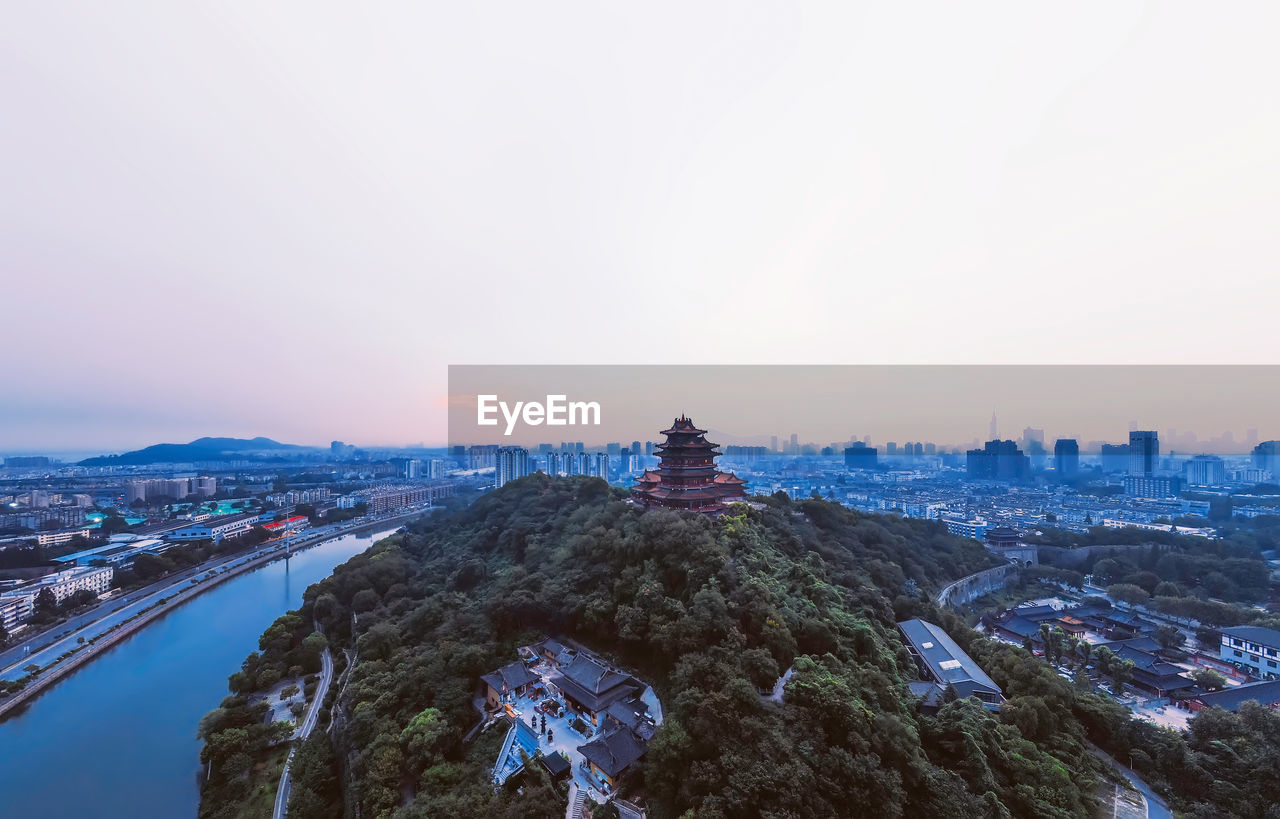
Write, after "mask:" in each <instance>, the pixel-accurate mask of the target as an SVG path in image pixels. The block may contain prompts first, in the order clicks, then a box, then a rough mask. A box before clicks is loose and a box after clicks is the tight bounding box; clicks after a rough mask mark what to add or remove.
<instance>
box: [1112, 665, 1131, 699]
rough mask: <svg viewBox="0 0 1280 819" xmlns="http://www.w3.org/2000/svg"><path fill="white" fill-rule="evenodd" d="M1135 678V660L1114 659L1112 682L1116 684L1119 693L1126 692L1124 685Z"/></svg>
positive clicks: (1116, 690)
mask: <svg viewBox="0 0 1280 819" xmlns="http://www.w3.org/2000/svg"><path fill="white" fill-rule="evenodd" d="M1132 679H1133V660H1120V659H1116V660H1112V662H1111V682H1112V683H1114V684H1115V692H1116V693H1117V694H1123V693H1124V685H1125V683H1127V682H1129V680H1132Z"/></svg>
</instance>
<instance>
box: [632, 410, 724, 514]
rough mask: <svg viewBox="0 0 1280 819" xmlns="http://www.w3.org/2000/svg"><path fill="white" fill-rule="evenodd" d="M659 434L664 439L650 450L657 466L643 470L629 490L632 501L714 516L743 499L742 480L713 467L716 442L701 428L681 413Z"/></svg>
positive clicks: (646, 505) (647, 506)
mask: <svg viewBox="0 0 1280 819" xmlns="http://www.w3.org/2000/svg"><path fill="white" fill-rule="evenodd" d="M662 434H663V435H665V436H666V437H667V440H666V442H665V443H663V444H659V445H658V446H657V447H656V448H655V450H654V451H655V453H656V454H657V455H658V459H659V460H658V468H657V469H646V470H645V471H644V473H643V474H641V475H640V477H638V478H637V479H636V484H635V486H634V487H633V488H632V490H631V496H632V499H633V500H634V501H635V502H636V503H638V504H640V505H641V506H644V507H646V508H650V507H655V506H656V507H659V508H663V509H680V510H684V511H688V512H702V513H704V514H712V515H716V514H720V513H722V512H724V511H725V509H727V508H728V506H729V504H731V503H733V502H735V501H742V500H746V498H747V493H746V485H747V483H746V481H744V480H742V479H741V478H739V477H738V476H737V475H734V474H733V473H732V472H721V471H719V470H718V469H716V456H718V455H719V454H720V453H719V451H717V450H716V447H717V446H718V445H717V444H713V443H711V442H710V441H708V440H707V437H706V436H707V431H706V430H705V429H698V428H697V427H696V426H694V424H693V421H691V420H689V419H688V418H686V417H685V416H683V415H681V416H680V417H679V418H677V419H675V421H674V422H672V424H671V428H670V429H664V430H663V431H662Z"/></svg>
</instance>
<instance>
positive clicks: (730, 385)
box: [449, 365, 1280, 454]
mask: <svg viewBox="0 0 1280 819" xmlns="http://www.w3.org/2000/svg"><path fill="white" fill-rule="evenodd" d="M449 392H450V402H449V442H450V444H490V443H496V444H521V445H525V446H532V445H536V444H540V443H544V442H546V443H551V444H557V443H559V442H561V441H583V442H584V443H586V444H588V445H592V444H602V443H606V442H610V441H618V442H620V443H623V444H626V443H629V442H631V441H632V440H640V441H646V440H654V439H658V435H657V433H658V431H659V430H660V429H664V428H666V427H667V426H669V425H670V423H671V419H672V418H673V417H675V416H677V415H680V414H688V416H689V417H691V418H692V419H693V420H694V421H695V422H696V423H697V424H698V425H699V426H701V427H704V428H709V429H712V430H713V431H714V432H715V435H714V436H712V439H713V440H716V441H717V442H719V443H746V444H769V443H770V437H771V436H777V437H778V439H779V440H780V441H785V440H787V438H788V436H789V435H791V434H792V433H795V434H797V435H798V436H800V437H799V440H800V442H802V443H808V442H816V443H818V444H819V445H824V444H827V443H831V442H837V441H849V440H850V439H852V438H857V439H861V438H863V437H864V436H870V438H871V441H872V443H874V444H875V445H877V446H881V445H883V444H884V443H885V442H887V441H897V442H898V443H903V442H906V441H922V442H923V441H932V442H934V443H938V444H943V445H954V444H968V443H970V442H972V441H985V440H987V439H989V438H990V437H991V436H990V434H989V432H990V423H991V416H992V413H993V412H995V413H996V415H997V419H996V420H997V427H998V428H997V433H996V434H997V435H998V436H999V437H1001V438H1005V439H1009V438H1013V439H1020V438H1022V437H1023V431H1024V429H1025V428H1027V427H1032V428H1035V429H1039V430H1040V432H1041V435H1042V436H1043V439H1044V441H1045V442H1046V443H1047V444H1048V446H1049V447H1050V448H1052V445H1053V441H1054V439H1055V438H1058V437H1064V438H1068V437H1069V438H1076V439H1077V440H1078V441H1079V442H1080V444H1081V445H1082V446H1087V445H1088V444H1089V442H1091V441H1109V442H1113V443H1114V442H1119V443H1125V442H1127V440H1128V436H1129V430H1130V429H1150V430H1156V431H1157V432H1158V433H1159V435H1160V440H1161V451H1162V452H1165V453H1168V452H1170V451H1175V452H1182V453H1184V454H1186V453H1188V452H1190V453H1191V454H1194V453H1196V452H1203V451H1206V450H1208V451H1215V452H1220V453H1223V454H1241V453H1245V454H1247V453H1248V452H1249V451H1250V449H1252V447H1253V445H1254V444H1255V443H1257V441H1258V440H1265V439H1275V438H1280V366H1254V367H1227V366H1213V365H1209V366H1160V367H1156V366H1118V367H1116V366H1112V367H1108V366H1041V365H1034V366H1007V365H1006V366H957V365H945V366H764V367H756V366H736V367H725V366H689V367H671V366H666V365H663V366H617V365H611V366H607V367H596V366H547V367H528V366H519V367H516V366H511V367H503V366H473V365H464V366H456V367H450V368H449ZM480 395H491V396H495V398H493V399H488V401H487V402H486V403H487V404H488V406H490V407H493V408H494V409H493V410H492V411H491V412H490V414H489V416H488V417H489V419H490V420H491V421H495V422H496V424H494V425H489V426H481V425H479V423H478V415H477V396H480ZM548 395H562V396H565V397H564V398H562V399H558V400H559V402H560V403H561V404H567V403H568V402H569V401H579V402H586V401H593V402H595V403H597V404H599V406H600V409H599V411H598V423H597V416H594V415H592V416H589V420H587V421H585V422H584V421H581V420H580V421H579V422H578V423H576V424H574V425H572V426H570V425H567V424H564V425H560V426H554V427H553V426H550V425H548V424H545V423H543V422H544V421H545V420H546V418H545V413H542V414H539V415H537V416H535V417H534V420H535V421H536V423H533V424H530V423H526V422H524V421H523V420H522V417H523V416H521V415H520V413H521V412H522V410H521V409H520V408H517V406H516V404H517V402H537V403H539V404H541V405H543V406H544V407H545V406H546V404H547V403H548V398H547V396H548ZM499 401H501V402H503V403H505V404H506V410H505V411H503V410H502V408H501V407H499V406H497V403H498V402H499ZM567 413H568V410H567V407H564V408H562V409H560V410H559V411H558V417H559V418H561V419H565V418H566V416H567ZM1174 430H1176V431H1179V436H1178V438H1179V439H1181V438H1182V437H1183V435H1184V434H1185V433H1188V432H1193V433H1195V435H1196V438H1197V440H1196V442H1195V444H1194V445H1192V444H1188V443H1187V442H1185V441H1183V440H1175V439H1174V438H1173V437H1172V436H1170V435H1168V433H1169V432H1170V431H1174ZM1224 431H1230V432H1231V433H1232V434H1233V438H1234V440H1233V441H1230V442H1227V441H1219V442H1217V443H1216V444H1214V445H1210V440H1211V439H1212V438H1215V437H1218V436H1219V435H1220V434H1221V433H1223V432H1224ZM1250 431H1253V432H1254V434H1255V435H1256V436H1257V437H1256V438H1254V439H1253V440H1249V437H1248V436H1249V432H1250ZM1188 446H1190V447H1191V448H1190V449H1188Z"/></svg>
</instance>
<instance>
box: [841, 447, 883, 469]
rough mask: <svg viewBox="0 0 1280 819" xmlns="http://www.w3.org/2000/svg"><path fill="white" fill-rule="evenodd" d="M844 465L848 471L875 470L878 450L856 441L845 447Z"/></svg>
mask: <svg viewBox="0 0 1280 819" xmlns="http://www.w3.org/2000/svg"><path fill="white" fill-rule="evenodd" d="M844 465H845V468H846V469H875V468H876V448H875V447H873V446H867V445H866V444H864V443H862V442H861V441H854V442H853V443H852V444H850V445H849V446H847V447H845V450H844Z"/></svg>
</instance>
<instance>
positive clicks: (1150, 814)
mask: <svg viewBox="0 0 1280 819" xmlns="http://www.w3.org/2000/svg"><path fill="white" fill-rule="evenodd" d="M1089 750H1090V751H1092V752H1093V755H1094V756H1096V757H1097V758H1098V759H1101V760H1102V761H1103V762H1106V763H1108V764H1109V765H1111V767H1113V768H1115V769H1116V770H1117V771H1119V772H1120V773H1121V774H1122V775H1123V776H1124V778H1125V779H1127V780H1129V784H1130V785H1133V787H1134V788H1136V789H1137V790H1138V793H1140V794H1142V796H1143V798H1144V799H1145V800H1146V803H1147V819H1173V811H1171V810H1169V805H1168V804H1167V803H1166V802H1165V801H1164V799H1162V798H1161V797H1160V795H1159V794H1158V793H1156V792H1155V791H1153V790H1151V786H1149V785H1148V784H1147V783H1146V782H1143V781H1142V779H1141V777H1139V776H1138V775H1137V774H1136V773H1134V772H1133V771H1131V770H1129V769H1128V768H1126V767H1125V766H1123V765H1121V764H1120V763H1119V762H1117V761H1116V760H1115V758H1114V757H1113V756H1111V754H1109V753H1107V752H1106V751H1104V750H1102V749H1101V748H1099V747H1098V746H1096V745H1094V746H1091V747H1090V749H1089Z"/></svg>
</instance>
